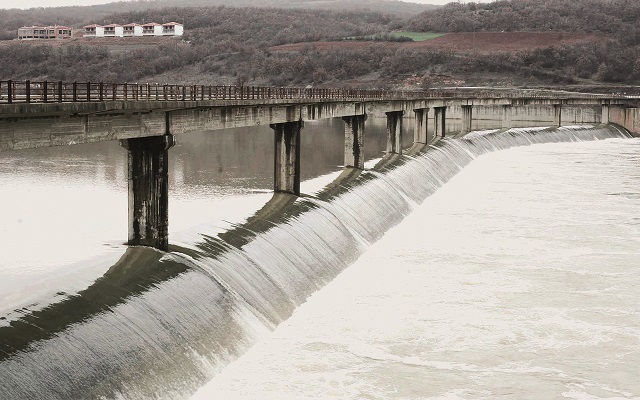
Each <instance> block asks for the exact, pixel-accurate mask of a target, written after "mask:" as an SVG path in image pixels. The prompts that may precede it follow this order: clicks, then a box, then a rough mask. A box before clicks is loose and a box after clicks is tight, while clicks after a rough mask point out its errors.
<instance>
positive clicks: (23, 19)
mask: <svg viewBox="0 0 640 400" xmlns="http://www.w3.org/2000/svg"><path fill="white" fill-rule="evenodd" d="M220 6H229V2H228V1H226V0H152V1H144V2H140V1H120V2H115V3H107V4H102V5H95V6H87V7H80V6H76V7H47V8H33V9H28V10H20V9H9V10H1V9H0V40H10V39H13V38H15V37H16V31H17V30H18V28H19V27H21V26H32V25H52V24H58V25H66V26H71V27H76V28H78V27H82V26H85V25H89V24H92V23H111V22H114V23H117V22H118V20H117V16H115V15H117V14H122V13H127V12H138V13H142V14H144V13H145V12H157V11H159V10H162V9H170V8H180V9H186V8H192V7H193V8H198V9H200V8H203V7H206V8H216V7H220ZM233 7H234V8H238V7H239V8H281V9H310V10H325V11H364V12H376V13H382V14H391V15H393V16H395V17H402V18H408V17H413V16H415V15H417V14H419V13H421V12H423V11H425V10H430V9H435V8H437V6H432V5H426V4H416V3H408V2H404V1H399V0H349V1H342V0H236V1H234V2H233ZM182 19H184V20H185V22H186V23H187V25H190V21H189V19H188V18H186V17H181V19H180V20H181V21H182ZM160 22H161V21H160Z"/></svg>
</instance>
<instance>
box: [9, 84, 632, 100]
mask: <svg viewBox="0 0 640 400" xmlns="http://www.w3.org/2000/svg"><path fill="white" fill-rule="evenodd" d="M425 98H559V99H560V98H562V99H566V98H582V99H584V98H594V99H597V98H607V99H611V98H628V96H623V95H599V94H590V93H571V92H554V91H543V90H510V89H485V88H483V89H474V88H453V89H447V90H439V89H429V90H382V89H339V88H298V87H261V86H204V85H167V84H157V83H155V84H149V83H146V84H138V83H103V82H99V83H93V82H48V81H39V82H36V81H12V80H8V81H0V103H3V104H12V103H62V102H103V101H117V100H126V101H169V100H177V101H197V100H235V99H238V100H286V99H314V100H415V99H425Z"/></svg>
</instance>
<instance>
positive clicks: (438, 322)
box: [194, 139, 640, 400]
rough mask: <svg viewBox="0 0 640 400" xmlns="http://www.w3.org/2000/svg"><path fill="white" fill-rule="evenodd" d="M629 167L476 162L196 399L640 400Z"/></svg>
mask: <svg viewBox="0 0 640 400" xmlns="http://www.w3.org/2000/svg"><path fill="white" fill-rule="evenodd" d="M639 161H640V140H638V139H633V140H623V139H611V140H606V141H598V142H582V143H560V144H538V145H534V146H531V147H521V148H515V149H509V150H504V151H500V152H495V153H490V154H486V155H483V156H481V157H480V158H478V159H477V160H475V161H473V162H472V163H471V164H470V165H469V166H468V167H467V168H465V169H464V170H463V171H462V172H461V173H460V174H458V175H457V176H455V177H454V178H453V179H452V180H451V181H449V182H448V183H447V184H446V185H444V186H443V187H442V188H440V189H439V190H438V191H437V192H436V193H435V194H434V195H432V196H431V197H429V198H428V199H427V200H426V201H425V202H424V203H422V204H421V205H420V206H419V207H418V208H417V209H416V210H415V211H413V213H412V214H411V215H410V216H409V217H408V218H406V219H405V220H404V221H403V222H402V223H401V224H400V225H398V226H396V227H395V228H393V229H392V230H390V231H389V232H388V233H387V234H386V235H385V236H384V238H382V239H381V240H380V241H379V242H377V243H375V244H374V245H373V246H372V247H371V248H370V249H369V250H368V251H367V252H366V253H365V254H363V255H362V256H361V257H360V258H359V259H358V261H357V262H356V263H355V264H354V265H352V266H351V267H349V268H348V269H347V270H346V271H345V272H343V273H342V274H341V275H339V276H338V277H337V278H336V279H335V280H334V281H333V282H332V283H331V284H329V285H328V286H327V287H325V288H324V289H322V290H321V291H319V292H317V293H316V294H315V295H314V296H312V297H311V298H310V299H309V301H307V302H306V303H305V304H304V305H302V306H301V307H300V308H298V309H297V310H296V312H295V313H294V315H293V317H292V318H290V319H289V320H287V321H286V322H285V323H283V324H282V325H281V326H280V327H278V328H277V329H276V330H275V331H274V332H273V333H272V334H271V335H269V336H268V337H267V338H266V339H264V340H263V341H262V342H261V343H260V344H258V345H257V346H255V347H254V348H252V349H251V350H250V351H249V352H248V354H246V355H245V356H243V357H242V358H241V359H240V360H239V361H237V362H235V363H233V364H232V365H231V366H230V367H228V368H227V369H225V370H224V371H223V372H222V373H221V374H220V375H219V376H217V377H216V378H215V379H214V380H213V381H212V382H210V383H209V384H208V385H207V386H205V387H204V388H202V389H201V390H200V392H198V395H196V396H194V399H206V398H213V395H214V394H215V396H216V398H223V399H297V400H300V399H343V400H345V399H495V398H505V399H560V398H566V399H583V400H593V399H611V398H616V399H628V398H640V381H639V380H638V365H640V305H639V304H640V303H639V302H638V287H640V263H639V260H640V202H639V200H640V170H638V168H637V167H638V162H639Z"/></svg>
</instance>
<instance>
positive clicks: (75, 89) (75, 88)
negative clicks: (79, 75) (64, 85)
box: [71, 81, 78, 102]
mask: <svg viewBox="0 0 640 400" xmlns="http://www.w3.org/2000/svg"><path fill="white" fill-rule="evenodd" d="M71 97H72V101H74V102H75V101H78V82H76V81H73V95H72V96H71Z"/></svg>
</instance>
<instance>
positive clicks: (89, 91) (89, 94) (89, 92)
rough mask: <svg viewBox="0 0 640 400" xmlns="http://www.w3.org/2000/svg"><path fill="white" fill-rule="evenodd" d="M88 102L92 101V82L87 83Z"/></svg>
mask: <svg viewBox="0 0 640 400" xmlns="http://www.w3.org/2000/svg"><path fill="white" fill-rule="evenodd" d="M87 101H91V82H87Z"/></svg>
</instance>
